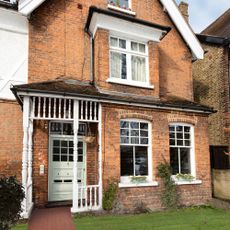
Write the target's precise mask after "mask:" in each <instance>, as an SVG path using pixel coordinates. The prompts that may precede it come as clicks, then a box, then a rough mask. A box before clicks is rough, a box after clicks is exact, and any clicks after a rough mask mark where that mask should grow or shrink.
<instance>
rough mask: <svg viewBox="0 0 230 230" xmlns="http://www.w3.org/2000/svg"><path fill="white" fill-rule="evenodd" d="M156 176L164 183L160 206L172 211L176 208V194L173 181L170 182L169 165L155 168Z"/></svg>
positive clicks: (162, 164)
mask: <svg viewBox="0 0 230 230" xmlns="http://www.w3.org/2000/svg"><path fill="white" fill-rule="evenodd" d="M157 176H159V177H160V178H161V179H162V180H163V183H164V190H163V193H162V195H161V202H162V204H163V205H164V206H165V207H167V208H169V209H173V208H176V207H177V206H178V200H179V198H178V193H177V189H176V185H175V183H174V181H172V179H171V176H172V169H171V166H170V164H169V163H167V162H165V163H161V164H159V165H158V167H157Z"/></svg>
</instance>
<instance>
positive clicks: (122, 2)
mask: <svg viewBox="0 0 230 230" xmlns="http://www.w3.org/2000/svg"><path fill="white" fill-rule="evenodd" d="M119 2H120V6H121V7H122V8H126V9H129V0H119Z"/></svg>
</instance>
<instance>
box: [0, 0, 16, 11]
mask: <svg viewBox="0 0 230 230" xmlns="http://www.w3.org/2000/svg"><path fill="white" fill-rule="evenodd" d="M0 7H5V8H11V9H14V10H17V8H18V5H17V2H15V3H14V4H12V3H11V2H10V0H0Z"/></svg>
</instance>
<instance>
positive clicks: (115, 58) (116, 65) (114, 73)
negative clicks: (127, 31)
mask: <svg viewBox="0 0 230 230" xmlns="http://www.w3.org/2000/svg"><path fill="white" fill-rule="evenodd" d="M110 66H111V77H112V78H120V77H121V54H120V53H117V52H111V53H110Z"/></svg>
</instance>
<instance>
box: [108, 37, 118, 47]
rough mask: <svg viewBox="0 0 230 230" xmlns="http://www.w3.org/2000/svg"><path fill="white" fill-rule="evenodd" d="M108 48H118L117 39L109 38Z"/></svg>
mask: <svg viewBox="0 0 230 230" xmlns="http://www.w3.org/2000/svg"><path fill="white" fill-rule="evenodd" d="M110 46H113V47H118V39H117V38H112V37H111V38H110Z"/></svg>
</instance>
